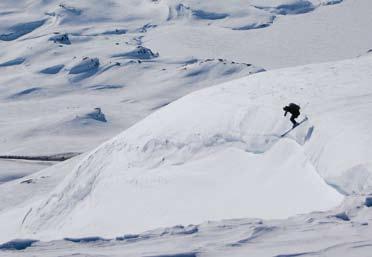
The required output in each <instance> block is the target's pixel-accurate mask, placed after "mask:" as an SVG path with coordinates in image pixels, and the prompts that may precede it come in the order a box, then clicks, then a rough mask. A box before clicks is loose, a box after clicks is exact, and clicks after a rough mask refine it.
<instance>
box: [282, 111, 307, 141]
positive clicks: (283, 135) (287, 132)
mask: <svg viewBox="0 0 372 257" xmlns="http://www.w3.org/2000/svg"><path fill="white" fill-rule="evenodd" d="M308 119H309V118H308V117H307V116H306V117H305V118H304V119H303V120H302V121H300V122H299V123H298V124H297V126H295V127H293V128H290V129H289V130H288V131H286V132H285V133H284V134H282V135H281V136H280V137H285V136H286V135H288V134H289V133H290V132H291V131H292V130H294V129H295V128H297V127H298V126H300V125H301V124H302V123H304V122H305V121H307V120H308Z"/></svg>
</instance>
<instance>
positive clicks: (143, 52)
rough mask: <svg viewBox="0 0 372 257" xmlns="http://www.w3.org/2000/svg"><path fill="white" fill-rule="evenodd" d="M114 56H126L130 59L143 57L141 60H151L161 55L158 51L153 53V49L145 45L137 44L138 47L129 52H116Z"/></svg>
mask: <svg viewBox="0 0 372 257" xmlns="http://www.w3.org/2000/svg"><path fill="white" fill-rule="evenodd" d="M112 57H126V58H128V59H141V60H149V59H154V58H157V57H159V54H158V53H153V52H152V51H151V49H149V48H146V47H143V46H137V48H136V49H134V50H132V51H130V52H128V53H122V54H115V55H113V56H112Z"/></svg>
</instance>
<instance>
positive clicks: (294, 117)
mask: <svg viewBox="0 0 372 257" xmlns="http://www.w3.org/2000/svg"><path fill="white" fill-rule="evenodd" d="M298 116H300V114H299V113H293V114H292V116H291V118H290V119H289V120H290V121H291V122H292V124H293V126H296V125H297V121H295V119H297V118H298Z"/></svg>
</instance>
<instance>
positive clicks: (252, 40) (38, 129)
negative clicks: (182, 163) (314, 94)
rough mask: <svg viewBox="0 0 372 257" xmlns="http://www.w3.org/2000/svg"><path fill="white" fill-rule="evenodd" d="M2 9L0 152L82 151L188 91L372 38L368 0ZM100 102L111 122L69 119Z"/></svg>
mask: <svg viewBox="0 0 372 257" xmlns="http://www.w3.org/2000/svg"><path fill="white" fill-rule="evenodd" d="M0 10H1V12H0V46H1V48H2V49H3V51H2V52H1V53H0V83H1V85H5V86H2V87H1V89H0V116H1V117H2V126H0V142H1V144H0V153H1V154H3V155H46V154H60V153H65V152H85V151H88V150H91V149H93V148H94V147H96V146H97V145H99V144H100V143H102V142H104V141H105V140H108V139H109V138H111V137H112V136H114V135H116V134H118V133H119V132H121V131H122V130H124V129H126V128H128V127H130V126H131V125H133V124H135V123H136V122H138V121H139V120H141V119H143V118H144V117H146V116H147V115H149V114H150V113H152V112H153V111H154V110H156V109H158V108H161V107H162V106H165V105H167V104H168V103H170V102H172V101H174V100H176V99H178V98H180V97H182V96H183V95H186V94H188V93H190V92H192V91H195V90H198V89H201V88H204V87H208V86H211V85H215V84H218V83H221V82H224V81H228V80H231V79H234V78H239V77H244V76H246V75H249V74H252V73H256V72H258V71H263V70H264V69H268V68H273V67H286V66H290V65H298V64H304V63H309V62H319V61H329V60H336V59H341V58H346V57H354V56H356V55H359V54H361V53H364V52H365V51H367V50H368V49H370V46H371V44H372V38H371V37H370V35H369V34H368V33H365V31H368V29H369V24H370V23H371V22H372V21H371V16H370V15H369V14H370V11H371V4H370V1H368V0H356V1H351V0H345V1H323V0H322V1H319V0H311V1H307V0H306V1H305V0H293V1H292V0H280V1H254V0H249V1H232V2H231V1H230V2H226V1H221V0H219V1H213V2H210V1H195V0H187V1H186V0H185V1H178V0H162V1H148V0H141V1H137V0H136V1H134V0H127V1H114V0H104V1H87V0H82V1H72V0H66V1H62V2H61V1H57V0H50V1H41V0H27V1H26V0H19V1H17V2H16V3H15V2H14V1H1V3H0ZM293 35H301V36H299V37H293ZM360 38H363V40H360ZM340 42H344V43H343V44H340ZM304 49H306V50H304ZM221 58H222V59H221ZM82 96H84V97H82ZM97 107H98V108H101V110H102V112H103V114H104V115H105V117H106V120H107V122H105V123H103V122H100V121H97V120H94V119H93V120H89V122H88V121H87V120H85V121H87V122H78V121H76V119H75V118H76V116H78V117H82V116H85V115H86V114H88V113H91V112H92V111H93V110H94V108H97ZM50 142H52V143H50Z"/></svg>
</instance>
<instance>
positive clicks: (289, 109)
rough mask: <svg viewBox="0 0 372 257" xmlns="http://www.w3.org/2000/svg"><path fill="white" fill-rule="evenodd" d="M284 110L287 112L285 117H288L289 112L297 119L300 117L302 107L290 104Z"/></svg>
mask: <svg viewBox="0 0 372 257" xmlns="http://www.w3.org/2000/svg"><path fill="white" fill-rule="evenodd" d="M283 110H284V111H285V113H284V116H286V115H287V112H289V113H290V114H292V116H294V117H295V118H297V117H298V116H299V115H300V106H298V105H297V104H294V103H290V104H289V105H288V106H285V107H284V108H283Z"/></svg>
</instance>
